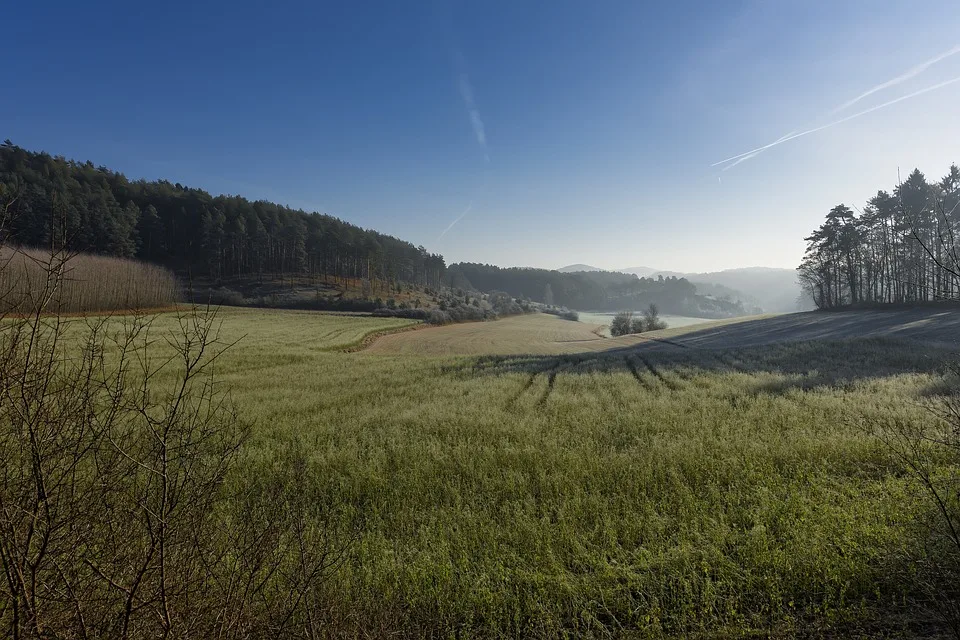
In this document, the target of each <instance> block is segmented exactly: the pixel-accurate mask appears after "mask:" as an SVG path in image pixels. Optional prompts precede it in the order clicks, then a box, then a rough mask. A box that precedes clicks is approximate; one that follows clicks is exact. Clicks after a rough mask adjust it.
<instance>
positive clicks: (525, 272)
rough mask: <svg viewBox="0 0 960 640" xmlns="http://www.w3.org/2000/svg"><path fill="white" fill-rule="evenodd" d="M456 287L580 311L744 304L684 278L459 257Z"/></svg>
mask: <svg viewBox="0 0 960 640" xmlns="http://www.w3.org/2000/svg"><path fill="white" fill-rule="evenodd" d="M447 274H448V278H449V282H450V286H452V287H454V288H455V289H463V290H467V291H469V290H475V291H482V292H485V293H489V292H491V291H505V292H507V293H509V294H510V295H511V296H514V297H517V298H526V299H529V300H534V301H537V302H542V303H545V304H556V305H559V306H564V307H568V308H570V309H578V310H581V311H623V310H632V311H639V310H641V309H644V308H646V307H647V306H648V305H650V304H656V305H657V306H658V307H660V311H661V312H663V313H668V314H674V315H686V316H695V317H702V318H727V317H732V316H741V315H744V314H745V310H744V308H743V305H742V304H739V303H738V302H736V301H731V300H719V299H714V298H710V297H708V296H704V295H701V294H699V293H698V292H697V290H696V287H694V286H693V285H692V284H691V283H690V282H688V281H687V280H684V279H683V278H638V277H637V276H636V275H634V274H626V273H619V272H615V271H599V270H597V271H576V272H561V271H550V270H547V269H530V268H519V267H512V268H507V269H504V268H500V267H496V266H493V265H486V264H475V263H467V262H461V263H456V264H452V265H450V266H449V267H448V268H447Z"/></svg>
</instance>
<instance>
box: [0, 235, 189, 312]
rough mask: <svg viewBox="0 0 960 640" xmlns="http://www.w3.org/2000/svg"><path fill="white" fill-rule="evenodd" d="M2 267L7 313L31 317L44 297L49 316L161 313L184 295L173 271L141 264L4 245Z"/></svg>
mask: <svg viewBox="0 0 960 640" xmlns="http://www.w3.org/2000/svg"><path fill="white" fill-rule="evenodd" d="M0 263H2V265H3V266H2V268H0V305H2V307H0V311H2V312H4V313H29V312H31V311H33V310H34V309H36V308H37V307H38V304H39V303H40V301H41V299H42V297H43V295H44V294H49V300H46V301H44V306H43V311H44V312H47V313H89V312H97V311H118V310H130V309H156V308H163V307H169V306H172V305H173V304H174V303H175V302H176V301H177V299H178V297H179V287H178V285H177V279H176V277H174V275H173V273H172V272H171V271H170V270H169V269H165V268H163V267H158V266H156V265H151V264H146V263H143V262H138V261H136V260H128V259H124V258H113V257H109V256H96V255H88V254H80V255H69V254H66V253H63V252H52V253H51V252H50V251H42V250H38V249H19V248H13V247H0Z"/></svg>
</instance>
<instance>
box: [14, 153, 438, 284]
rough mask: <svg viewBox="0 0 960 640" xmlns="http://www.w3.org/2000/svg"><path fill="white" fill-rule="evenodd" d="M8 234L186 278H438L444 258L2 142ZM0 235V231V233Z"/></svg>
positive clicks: (294, 214)
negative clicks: (9, 197)
mask: <svg viewBox="0 0 960 640" xmlns="http://www.w3.org/2000/svg"><path fill="white" fill-rule="evenodd" d="M0 185H4V186H5V189H6V191H7V192H8V193H11V194H15V196H16V197H15V198H14V200H13V204H12V206H11V209H10V212H9V213H10V218H11V220H10V225H9V227H8V228H7V230H6V238H13V239H15V240H16V242H17V243H18V244H21V245H25V246H34V247H49V246H51V244H53V243H56V244H58V245H61V244H66V245H68V246H69V247H70V249H71V250H74V251H82V252H90V253H95V254H100V255H109V256H116V257H121V258H138V259H141V260H146V261H150V262H154V263H158V264H161V265H163V266H166V267H169V268H171V269H173V270H174V271H176V272H177V273H178V274H180V275H188V276H189V277H190V278H191V279H193V278H198V279H204V278H206V279H208V280H210V281H212V282H219V281H221V280H225V279H231V278H247V279H254V278H255V279H257V280H259V281H262V280H264V279H277V278H279V279H280V280H282V279H283V278H284V277H285V276H286V275H292V274H311V275H319V276H325V277H335V278H362V279H366V280H374V281H377V280H379V281H385V282H391V283H396V282H405V283H410V284H416V285H422V286H430V287H438V286H439V285H440V284H441V281H442V278H443V275H444V270H445V264H444V261H443V257H442V256H440V255H436V254H432V253H429V252H428V251H427V250H426V249H424V248H423V247H422V246H419V247H418V246H414V245H413V244H411V243H409V242H405V241H403V240H399V239H397V238H394V237H392V236H388V235H384V234H381V233H377V232H376V231H372V230H366V229H362V228H360V227H357V226H355V225H352V224H350V223H347V222H344V221H342V220H340V219H338V218H335V217H332V216H329V215H323V214H319V213H307V212H305V211H303V210H299V209H291V208H290V207H285V206H282V205H278V204H274V203H271V202H265V201H262V200H258V201H254V202H251V201H250V200H247V199H246V198H242V197H240V196H226V195H221V196H216V197H214V196H212V195H211V194H209V193H207V192H206V191H204V190H202V189H194V188H190V187H187V186H184V185H181V184H179V183H175V184H171V183H170V182H168V181H166V180H155V181H146V180H128V179H127V178H126V177H125V176H124V175H123V174H122V173H119V172H116V171H112V170H110V169H107V168H106V167H103V166H94V164H93V163H92V162H89V161H88V162H76V161H73V160H67V159H65V158H63V157H61V156H51V155H49V154H47V153H36V152H31V151H27V150H25V149H22V148H20V147H18V146H16V145H14V144H12V143H11V142H10V141H9V140H7V141H6V142H4V143H3V144H2V145H0ZM6 238H0V241H4V240H5V239H6Z"/></svg>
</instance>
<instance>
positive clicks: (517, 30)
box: [0, 0, 960, 273]
mask: <svg viewBox="0 0 960 640" xmlns="http://www.w3.org/2000/svg"><path fill="white" fill-rule="evenodd" d="M878 4H879V3H873V2H867V1H866V0H857V1H855V2H851V3H849V4H845V6H842V7H824V6H803V5H782V6H778V7H770V6H766V5H764V4H763V3H761V2H739V3H736V4H734V5H725V6H722V7H717V6H714V5H712V4H710V3H699V4H698V6H697V8H696V10H691V8H689V7H688V8H673V7H659V8H657V9H655V10H647V9H644V8H642V7H638V6H635V5H633V4H631V3H618V4H614V5H605V6H604V7H583V6H582V5H579V4H577V3H573V2H565V3H559V4H553V5H549V7H548V8H546V9H540V8H538V7H533V6H524V7H515V6H510V5H508V4H506V3H504V4H494V5H484V6H483V7H467V6H461V5H454V4H447V3H442V2H440V3H434V4H432V5H429V6H428V7H415V8H409V7H397V6H394V5H391V4H383V5H379V6H376V7H373V6H371V7H362V8H358V7H339V8H336V9H335V10H324V11H322V12H321V11H319V10H318V9H317V8H314V7H303V6H295V5H291V4H277V5H274V6H271V7H270V8H267V9H262V8H258V7H256V6H254V5H253V4H252V3H239V4H237V3H234V4H230V5H227V4H223V5H222V6H219V7H218V6H214V5H205V6H203V7H199V8H197V7H193V6H192V5H186V4H185V3H184V4H182V5H181V4H180V3H177V2H173V3H169V4H167V5H164V6H163V7H160V8H158V9H157V10H156V11H154V12H151V14H150V15H149V16H147V15H141V14H140V13H139V11H138V10H137V9H136V8H134V7H131V6H128V5H125V4H121V3H102V4H101V7H102V8H103V9H104V11H91V8H90V7H89V6H83V7H80V6H75V5H72V4H68V3H58V2H55V3H54V5H55V6H54V7H52V8H53V9H54V10H55V11H53V12H52V14H53V15H54V16H55V17H54V18H52V19H44V18H43V17H42V16H43V15H47V14H48V13H50V12H49V9H51V7H49V6H44V7H43V8H40V7H36V6H26V5H17V6H16V7H14V8H13V15H12V20H11V24H12V25H13V26H14V29H12V30H11V31H12V34H13V35H12V36H11V37H10V38H8V39H7V41H6V46H7V47H8V48H9V50H10V51H25V50H30V51H31V52H32V54H31V56H28V57H23V62H22V68H21V69H20V72H19V73H18V74H16V75H15V76H14V77H12V78H11V79H10V80H9V86H8V92H9V95H16V96H18V99H17V100H8V101H4V103H2V104H0V119H2V120H3V121H4V122H6V123H8V126H7V130H6V131H0V137H2V138H9V139H11V140H12V141H13V142H14V143H15V144H18V145H20V146H22V147H24V148H26V149H29V150H33V151H41V150H42V151H46V152H47V153H50V154H52V155H61V156H64V157H67V158H72V159H76V160H78V161H81V162H82V161H86V160H90V161H92V162H94V164H95V165H105V166H107V167H109V168H111V169H113V170H116V171H119V172H121V173H123V174H124V175H126V176H128V177H129V178H131V179H138V178H144V179H151V180H152V179H165V180H169V181H171V182H180V183H182V184H187V185H190V186H192V187H196V188H200V189H204V190H206V191H208V192H210V193H212V194H214V195H217V194H220V193H223V194H231V195H242V196H244V197H246V198H248V199H251V200H261V199H262V200H270V201H273V202H277V203H280V204H287V205H289V206H292V207H295V208H301V209H304V210H306V211H317V212H320V213H326V214H329V215H333V216H335V217H338V218H341V219H343V220H345V221H347V222H350V223H352V224H355V225H357V226H360V227H363V228H367V229H375V230H377V231H379V232H381V233H385V234H389V235H393V236H396V237H398V238H401V239H403V240H407V241H410V242H412V243H414V244H422V245H423V246H425V247H426V248H427V249H428V250H429V251H431V252H437V253H440V254H442V255H443V256H444V257H445V259H446V260H447V261H448V262H449V263H454V262H462V261H467V262H482V263H486V264H496V265H498V266H531V267H534V268H545V269H557V268H559V267H558V266H557V265H563V264H573V263H583V264H589V265H595V266H598V267H602V268H605V269H608V270H618V269H623V268H626V267H623V266H613V265H656V267H652V268H656V269H658V270H662V271H677V272H684V273H704V272H713V271H722V270H727V269H736V268H749V267H769V268H786V269H794V268H796V266H797V264H798V263H799V261H800V258H801V256H802V253H803V246H804V242H803V238H804V237H805V236H806V235H807V234H808V233H809V232H810V230H811V229H813V228H815V227H816V225H817V224H818V223H819V221H820V220H821V219H822V217H823V215H824V214H825V213H826V212H827V211H828V210H829V209H830V208H832V207H833V206H835V205H837V204H839V203H841V202H842V203H845V204H847V205H848V206H857V207H859V206H862V204H863V203H864V202H865V201H866V200H867V199H868V198H869V197H870V196H872V195H873V194H874V193H876V192H877V191H878V190H880V189H884V190H890V189H892V187H893V186H894V185H895V184H896V181H897V174H898V170H899V172H900V173H902V174H903V175H906V174H907V173H909V171H911V170H912V169H913V168H915V167H916V168H919V169H920V170H921V171H922V172H924V174H925V175H926V176H927V177H928V179H931V180H935V179H938V178H939V177H940V176H942V175H943V174H945V173H946V171H947V169H948V168H949V166H950V164H951V163H952V162H954V161H958V160H960V158H957V157H955V156H954V155H953V154H954V152H953V151H952V150H951V149H945V148H944V145H943V143H942V141H943V140H949V139H956V138H957V134H960V124H958V123H957V122H956V119H955V118H954V117H953V110H952V108H951V105H952V104H953V103H955V102H956V100H957V98H960V45H957V44H956V42H957V40H958V38H957V36H956V35H955V32H956V26H957V25H960V7H958V6H954V5H950V4H944V3H937V2H932V1H926V2H915V3H909V4H907V3H902V2H892V1H888V2H884V3H882V6H878ZM934 13H935V14H936V15H937V20H936V21H935V22H933V23H931V22H930V21H929V16H930V15H933V14H934ZM184 15H189V16H190V20H183V16H184ZM77 34H82V35H77ZM894 36H895V37H894ZM571 42H573V43H574V44H575V45H576V46H570V43H571ZM891 42H895V45H890V43H891ZM171 45H175V46H171ZM78 50H80V51H82V52H83V54H84V58H83V59H84V60H85V64H86V65H89V66H94V67H95V66H97V65H100V66H102V67H104V68H109V69H110V70H111V73H103V74H89V73H76V69H75V68H74V67H73V66H71V65H65V64H63V60H65V59H67V56H69V55H76V51H78ZM118 78H119V79H121V80H122V81H120V82H117V81H116V80H117V79H118ZM65 95H68V96H70V99H64V96H65ZM758 156H760V157H759V158H758Z"/></svg>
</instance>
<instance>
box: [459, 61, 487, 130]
mask: <svg viewBox="0 0 960 640" xmlns="http://www.w3.org/2000/svg"><path fill="white" fill-rule="evenodd" d="M460 96H461V97H462V98H463V104H464V106H465V107H466V108H467V114H468V115H469V116H470V124H471V125H472V126H473V134H474V135H475V136H476V137H477V143H479V145H480V146H481V147H483V148H484V149H486V148H487V133H486V129H485V128H484V126H483V120H482V119H481V118H480V110H479V109H477V104H476V102H474V100H473V86H472V85H471V84H470V78H468V77H467V74H466V73H461V74H460Z"/></svg>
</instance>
